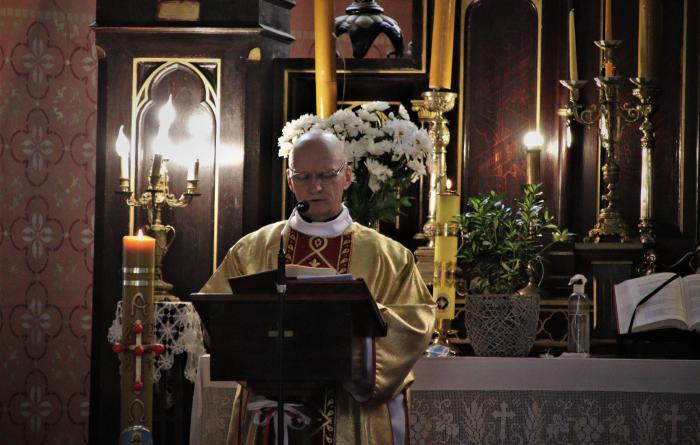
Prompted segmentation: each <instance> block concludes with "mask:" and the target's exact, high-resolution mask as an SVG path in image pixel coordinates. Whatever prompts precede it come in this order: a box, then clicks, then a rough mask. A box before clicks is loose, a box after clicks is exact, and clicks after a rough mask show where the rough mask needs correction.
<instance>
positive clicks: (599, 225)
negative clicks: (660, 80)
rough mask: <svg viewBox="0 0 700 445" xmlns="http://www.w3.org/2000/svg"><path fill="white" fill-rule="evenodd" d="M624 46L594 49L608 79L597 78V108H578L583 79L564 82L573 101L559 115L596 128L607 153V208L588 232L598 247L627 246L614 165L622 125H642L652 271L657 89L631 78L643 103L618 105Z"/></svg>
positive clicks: (645, 227)
mask: <svg viewBox="0 0 700 445" xmlns="http://www.w3.org/2000/svg"><path fill="white" fill-rule="evenodd" d="M621 43H622V42H621V41H620V40H599V41H596V42H595V44H596V46H598V47H599V48H600V50H601V52H602V55H603V63H602V66H603V67H605V68H604V69H605V72H604V75H601V76H599V77H596V78H595V79H594V80H595V83H596V86H597V87H598V103H596V104H593V105H591V106H588V107H585V106H584V105H582V104H581V103H580V91H581V89H582V88H583V87H584V86H585V85H586V83H587V81H585V80H562V81H561V83H562V85H564V86H565V87H566V88H567V89H568V90H569V101H568V103H567V105H566V107H565V108H563V109H561V110H560V111H559V114H560V115H561V116H563V117H565V118H566V119H567V120H569V122H568V124H571V122H572V121H575V122H578V123H580V124H583V125H586V126H596V125H597V127H598V136H599V138H600V142H601V145H602V146H603V148H604V150H605V163H604V165H603V166H602V169H601V170H602V173H603V181H604V183H605V188H606V192H605V193H604V194H603V195H602V196H601V199H602V200H603V201H605V202H606V203H607V205H606V206H605V207H604V208H602V209H601V210H600V211H599V213H598V217H597V222H596V224H595V226H594V227H593V228H592V229H591V230H589V231H588V234H587V236H586V237H585V238H584V241H587V242H594V243H597V242H600V241H601V239H603V240H605V239H608V240H610V239H612V240H618V241H620V242H625V241H628V240H629V239H630V233H629V229H628V226H627V223H626V222H625V220H624V218H623V217H622V215H621V214H620V211H619V210H618V207H617V202H618V192H617V190H616V188H617V183H618V181H619V178H620V167H619V166H618V164H617V162H616V161H615V156H616V147H617V144H618V143H619V137H620V133H621V131H622V129H623V127H624V126H627V125H630V124H633V123H635V122H639V121H640V120H641V122H642V124H641V126H640V130H641V132H642V138H641V152H642V186H641V191H640V198H641V199H640V220H639V224H638V228H639V233H640V240H641V242H642V244H643V247H644V252H645V253H644V265H643V267H644V269H645V271H646V272H647V273H651V272H653V270H654V268H655V262H656V254H655V252H654V243H655V235H654V225H653V213H652V192H653V187H652V170H653V168H652V159H651V153H652V152H653V148H654V125H653V123H652V122H651V119H650V117H651V115H652V114H653V113H654V111H655V110H656V100H655V97H656V94H657V89H656V88H654V87H653V86H652V84H653V82H652V80H651V79H642V78H632V79H630V80H631V82H632V83H633V84H634V85H635V88H634V89H633V94H634V96H635V97H637V98H638V99H639V101H640V103H639V104H638V105H635V106H632V105H629V104H628V103H624V104H620V102H619V91H620V86H621V84H622V82H623V79H624V78H623V77H621V76H617V75H615V63H614V51H615V49H617V48H618V47H619V46H620V44H621Z"/></svg>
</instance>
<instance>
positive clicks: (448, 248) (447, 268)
mask: <svg viewBox="0 0 700 445" xmlns="http://www.w3.org/2000/svg"><path fill="white" fill-rule="evenodd" d="M459 207H460V202H459V195H457V194H455V193H449V192H443V193H438V194H437V203H436V209H435V264H434V267H435V268H434V271H433V298H434V299H435V302H436V303H437V312H436V318H437V319H438V320H451V319H453V318H455V270H456V268H457V224H456V223H454V218H455V217H456V216H457V215H458V214H459V210H460V209H459Z"/></svg>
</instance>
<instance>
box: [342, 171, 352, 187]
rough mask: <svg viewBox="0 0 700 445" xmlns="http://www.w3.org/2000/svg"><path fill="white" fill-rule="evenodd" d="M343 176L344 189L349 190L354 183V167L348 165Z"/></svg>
mask: <svg viewBox="0 0 700 445" xmlns="http://www.w3.org/2000/svg"><path fill="white" fill-rule="evenodd" d="M342 178H343V190H347V189H348V188H349V187H350V184H352V167H351V166H350V165H347V166H346V167H345V170H343V174H342Z"/></svg>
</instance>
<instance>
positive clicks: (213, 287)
mask: <svg viewBox="0 0 700 445" xmlns="http://www.w3.org/2000/svg"><path fill="white" fill-rule="evenodd" d="M284 227H285V223H284V222H279V223H274V224H270V225H268V226H265V227H263V228H261V229H260V230H258V231H256V232H253V233H251V234H249V235H246V236H245V237H243V238H242V239H241V240H240V241H238V242H237V243H236V244H235V245H234V246H233V247H232V248H231V249H230V250H229V252H228V254H227V255H226V257H225V258H224V261H223V262H222V263H221V265H220V266H219V268H218V269H217V270H216V272H215V273H214V275H212V277H211V278H210V279H209V281H207V283H206V284H205V285H204V287H203V288H202V292H231V288H230V286H229V284H228V278H230V277H235V276H241V275H248V274H253V273H258V272H263V271H266V270H272V269H275V268H276V267H277V251H278V248H279V240H280V233H281V231H282V230H283V228H284ZM291 233H292V234H294V231H291ZM296 233H297V234H298V232H296ZM290 237H291V238H293V236H292V235H290ZM340 237H342V238H341V240H342V241H341V242H340V243H336V244H340V245H341V246H342V248H343V249H350V252H349V262H348V261H347V258H345V259H343V258H342V257H343V256H344V255H337V254H334V256H335V258H332V259H329V260H328V261H323V259H321V261H317V259H314V258H313V257H314V256H318V255H321V256H322V255H323V249H322V247H323V246H325V245H326V244H331V243H326V242H325V241H324V240H331V238H328V239H321V240H318V238H319V237H312V238H316V239H314V240H312V242H309V245H312V250H314V252H312V253H313V255H311V256H309V255H304V258H305V259H306V260H308V259H309V258H311V260H312V261H313V263H307V262H304V261H301V262H300V264H303V265H309V264H317V263H321V264H319V266H321V267H328V266H329V265H332V264H339V263H340V262H342V263H343V265H342V266H341V267H340V269H345V264H346V263H347V273H350V274H352V275H353V276H354V277H355V278H363V279H364V280H365V282H366V283H367V287H368V288H369V290H370V292H371V293H372V296H373V297H374V298H375V300H376V302H377V306H378V307H379V310H380V312H381V314H382V316H383V317H384V320H385V321H386V323H387V336H386V337H377V338H375V341H374V363H373V370H374V376H373V385H372V387H371V389H370V388H369V385H368V386H367V387H366V388H365V390H364V391H365V392H366V393H365V394H359V395H358V393H357V391H358V390H360V389H358V388H361V387H360V386H358V388H353V393H354V394H355V397H357V398H359V399H361V400H365V401H363V402H358V401H357V400H356V399H355V397H353V395H351V394H350V393H349V392H348V391H346V390H345V389H343V388H342V387H340V386H339V387H338V388H337V391H336V400H335V414H336V416H335V426H334V429H335V444H336V445H359V444H366V445H384V444H387V445H390V444H392V443H393V439H392V428H391V422H390V417H389V409H388V406H387V402H388V401H389V400H391V399H392V398H393V397H395V396H396V395H397V394H399V393H400V392H401V391H403V390H404V389H405V388H406V387H407V385H409V384H410V382H411V381H412V380H413V376H412V374H411V372H410V371H411V368H412V367H413V365H414V363H415V362H416V361H417V360H418V358H419V357H420V356H421V354H422V353H423V351H424V350H425V348H426V347H427V345H428V343H429V341H430V336H431V334H432V330H433V323H434V317H435V304H434V302H433V300H432V298H431V295H430V293H429V292H428V289H427V288H426V286H425V283H424V282H423V280H422V279H421V278H420V275H419V274H418V270H417V269H416V266H415V262H414V259H413V254H412V253H411V252H410V251H409V250H408V249H406V248H405V247H403V246H402V245H401V244H399V243H397V242H396V241H394V240H392V239H390V238H387V237H385V236H383V235H381V234H379V233H377V232H376V231H374V230H372V229H370V228H367V227H364V226H362V225H360V224H358V223H352V224H351V225H350V226H349V227H348V228H347V229H346V230H345V232H344V233H343V234H342V235H340ZM307 238H308V236H307ZM348 240H350V241H351V242H349V241H348ZM287 246H289V241H288V242H287ZM314 246H317V247H318V249H315V247H314ZM304 258H296V259H297V260H303V259H304ZM290 260H291V261H294V260H295V259H294V258H292V257H291V256H290V254H289V252H287V261H288V262H291V261H290ZM323 263H325V264H323ZM332 267H334V268H336V269H338V267H335V266H332ZM341 271H342V272H345V270H341ZM360 391H361V390H360ZM253 401H255V399H254V398H253V397H251V392H250V391H247V390H246V389H245V388H240V387H239V390H238V391H237V394H236V399H235V401H234V409H233V414H232V417H231V425H230V428H229V436H228V443H229V444H230V445H248V444H249V443H250V444H252V443H255V442H253V441H249V440H248V439H246V437H251V435H253V434H249V433H250V432H251V431H254V430H255V425H251V424H252V421H251V419H250V418H251V417H252V416H250V415H246V412H245V410H246V407H242V406H241V405H242V404H243V403H244V402H245V403H250V402H253ZM241 408H243V409H241ZM406 414H407V416H408V412H407V413H406ZM242 419H243V420H242ZM405 434H406V437H407V438H408V435H409V430H408V427H407V428H406V430H405ZM272 438H274V434H273V435H272ZM290 445H291V444H290Z"/></svg>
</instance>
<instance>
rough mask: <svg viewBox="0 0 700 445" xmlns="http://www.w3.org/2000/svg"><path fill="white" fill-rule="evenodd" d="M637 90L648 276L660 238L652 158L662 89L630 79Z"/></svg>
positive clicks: (644, 265) (641, 203) (642, 232)
mask: <svg viewBox="0 0 700 445" xmlns="http://www.w3.org/2000/svg"><path fill="white" fill-rule="evenodd" d="M630 81H631V82H632V83H633V84H634V85H635V87H636V88H634V89H633V90H632V94H634V96H635V97H637V98H638V99H639V102H640V104H639V109H640V111H641V114H642V116H641V119H642V124H641V125H640V126H639V130H640V131H641V132H642V185H641V189H640V197H639V225H638V227H639V240H640V241H641V242H642V247H643V249H644V260H643V261H642V265H641V267H642V269H643V271H644V273H646V274H647V275H649V274H652V273H654V272H655V271H656V251H655V245H656V234H655V233H654V213H653V210H654V206H653V191H654V187H653V185H654V181H653V180H654V169H653V162H652V154H653V151H654V146H655V145H656V134H655V132H654V130H655V128H654V123H653V122H652V121H651V116H652V115H653V114H654V113H655V112H656V96H657V95H658V92H659V90H658V88H656V87H655V86H654V85H653V81H652V80H651V79H645V78H639V77H635V78H632V79H630Z"/></svg>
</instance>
